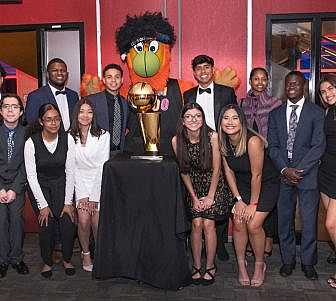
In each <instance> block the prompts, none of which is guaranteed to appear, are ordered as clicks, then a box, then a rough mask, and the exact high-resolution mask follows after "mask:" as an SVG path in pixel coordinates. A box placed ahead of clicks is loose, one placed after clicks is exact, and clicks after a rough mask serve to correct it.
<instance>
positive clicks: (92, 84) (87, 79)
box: [80, 73, 104, 96]
mask: <svg viewBox="0 0 336 301" xmlns="http://www.w3.org/2000/svg"><path fill="white" fill-rule="evenodd" d="M103 90H104V84H103V83H102V81H101V80H100V79H99V77H98V76H96V75H91V74H87V73H86V74H83V76H82V82H81V85H80V94H81V96H87V95H90V94H94V93H98V92H101V91H103Z"/></svg>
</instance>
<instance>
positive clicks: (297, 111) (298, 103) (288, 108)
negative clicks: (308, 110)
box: [286, 97, 305, 133]
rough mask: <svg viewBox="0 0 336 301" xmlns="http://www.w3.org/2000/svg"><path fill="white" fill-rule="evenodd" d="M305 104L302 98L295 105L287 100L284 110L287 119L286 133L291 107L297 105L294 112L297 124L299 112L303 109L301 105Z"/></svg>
mask: <svg viewBox="0 0 336 301" xmlns="http://www.w3.org/2000/svg"><path fill="white" fill-rule="evenodd" d="M304 102H305V98H304V97H302V98H301V99H300V100H299V101H298V102H297V103H292V102H291V101H290V100H289V99H287V110H286V119H287V133H288V131H289V119H290V115H291V113H292V107H291V106H293V105H298V107H297V109H296V110H295V113H296V116H297V122H298V123H299V120H300V115H301V111H302V108H303V104H304Z"/></svg>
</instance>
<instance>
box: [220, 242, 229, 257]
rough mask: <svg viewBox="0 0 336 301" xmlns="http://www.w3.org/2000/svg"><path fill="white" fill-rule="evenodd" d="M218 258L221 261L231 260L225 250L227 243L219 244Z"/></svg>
mask: <svg viewBox="0 0 336 301" xmlns="http://www.w3.org/2000/svg"><path fill="white" fill-rule="evenodd" d="M217 258H218V259H219V260H220V261H228V260H229V259H230V256H229V253H228V252H227V250H226V248H225V243H224V242H220V243H218V246H217Z"/></svg>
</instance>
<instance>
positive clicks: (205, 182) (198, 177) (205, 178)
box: [187, 142, 232, 220]
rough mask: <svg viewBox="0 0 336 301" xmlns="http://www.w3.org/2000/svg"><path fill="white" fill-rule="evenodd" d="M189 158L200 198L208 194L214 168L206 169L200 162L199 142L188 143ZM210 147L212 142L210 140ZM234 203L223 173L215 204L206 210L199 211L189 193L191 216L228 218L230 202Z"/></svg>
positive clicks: (191, 176)
mask: <svg viewBox="0 0 336 301" xmlns="http://www.w3.org/2000/svg"><path fill="white" fill-rule="evenodd" d="M187 148H188V158H189V162H190V171H189V175H190V178H191V182H192V186H193V188H194V191H195V193H196V195H197V197H198V198H201V197H204V196H206V195H207V194H208V191H209V188H210V184H211V176H212V170H209V171H204V170H203V169H202V166H201V164H200V155H199V154H200V146H199V143H194V144H193V143H188V145H187ZM209 149H210V151H212V149H211V143H210V142H209ZM231 203H232V194H231V192H230V190H229V188H228V186H227V184H226V182H224V177H223V175H222V173H221V174H220V176H219V180H218V185H217V190H216V193H215V197H214V203H213V205H212V206H211V207H210V208H209V209H206V210H204V211H201V212H198V211H196V210H194V209H193V204H192V199H191V196H190V194H189V193H188V195H187V204H188V207H189V213H190V218H191V219H193V218H197V217H203V218H207V219H212V220H222V219H226V218H227V217H228V215H229V204H231Z"/></svg>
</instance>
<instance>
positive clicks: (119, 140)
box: [88, 64, 128, 153]
mask: <svg viewBox="0 0 336 301" xmlns="http://www.w3.org/2000/svg"><path fill="white" fill-rule="evenodd" d="M103 82H104V84H105V91H103V92H99V93H96V94H92V95H89V96H88V98H89V99H90V100H91V102H92V104H93V105H94V107H95V112H96V116H97V123H98V125H99V126H100V127H101V128H103V129H105V130H107V131H109V132H110V135H111V144H110V150H111V153H116V152H119V151H123V150H124V144H125V131H126V122H127V115H128V103H127V101H126V99H125V98H124V97H122V96H121V95H120V94H119V90H120V87H121V85H122V82H123V70H122V68H121V67H120V66H119V65H117V64H109V65H107V66H105V68H104V69H103Z"/></svg>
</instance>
